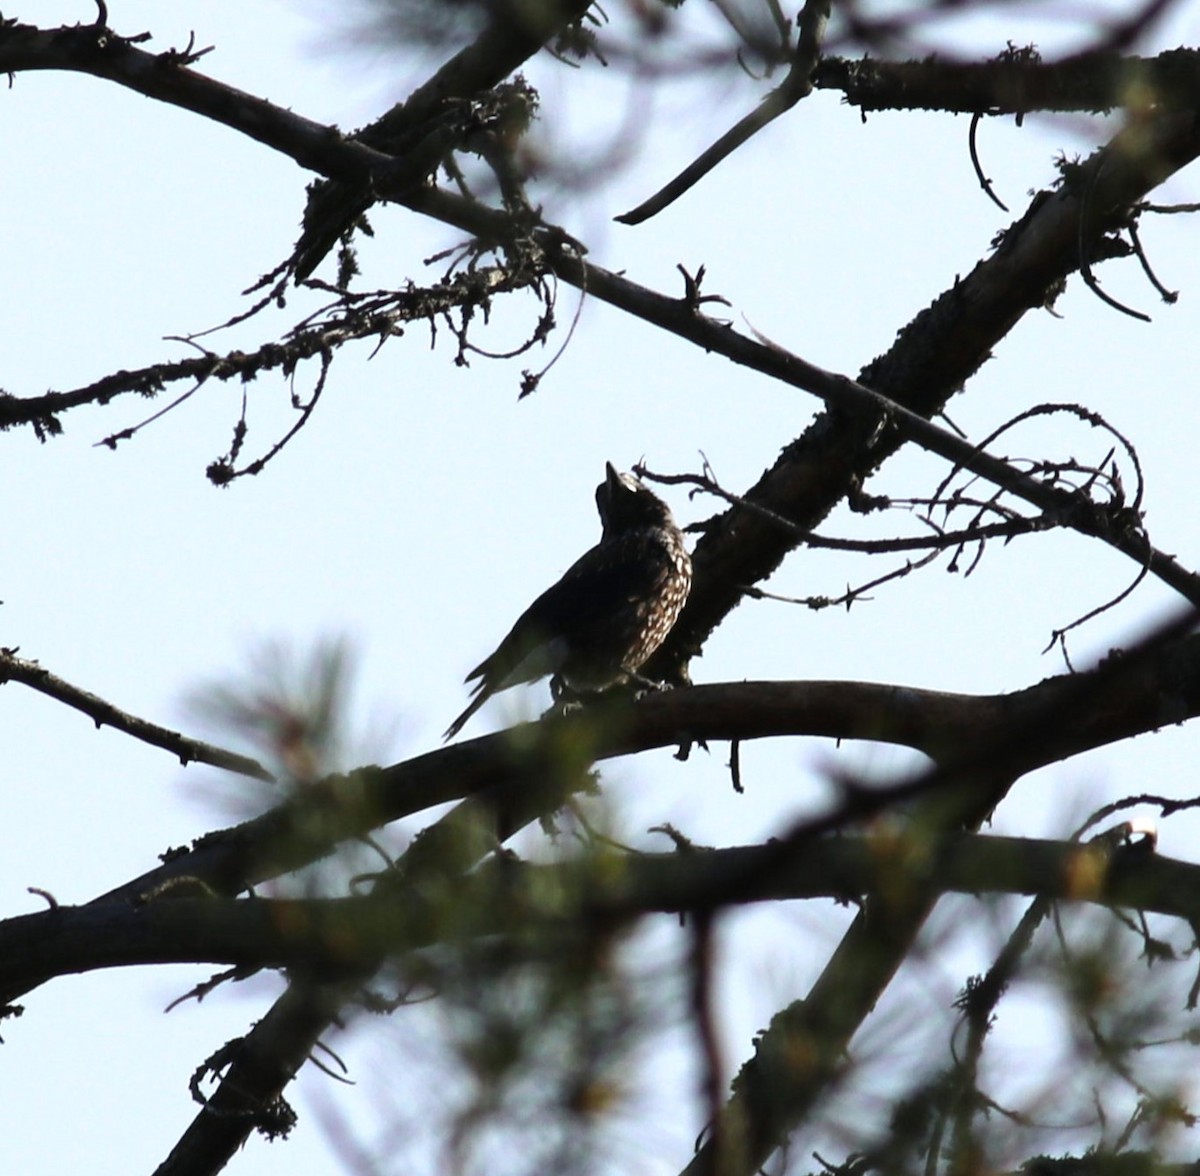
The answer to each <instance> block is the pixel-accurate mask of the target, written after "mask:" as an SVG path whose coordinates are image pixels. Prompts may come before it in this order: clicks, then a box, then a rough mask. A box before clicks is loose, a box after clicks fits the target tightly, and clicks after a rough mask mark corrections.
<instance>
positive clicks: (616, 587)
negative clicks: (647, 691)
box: [444, 462, 692, 740]
mask: <svg viewBox="0 0 1200 1176" xmlns="http://www.w3.org/2000/svg"><path fill="white" fill-rule="evenodd" d="M596 509H597V510H598V511H599V513H600V523H601V528H602V531H601V536H600V542H599V543H597V544H596V546H595V547H593V548H591V549H590V550H589V551H586V552H584V554H583V555H581V556H580V557H579V559H577V560H576V561H575V562H574V563H573V564H572V565H571V566H570V567H569V568H568V569H567V570H566V571H565V572H564V573H563V574H562V577H561V578H560V579H559V580H558V582H557V583H556V584H554V585H552V586H551V587H550V588H547V589H546V591H545V592H543V593H542V594H541V596H539V597H538V598H537V599H536V600H535V601H534V602H533V603H532V604H531V605H530V606H529V607H528V608H527V609H526V610H525V611H524V612H523V613H522V614H521V615H520V616H519V617H518V618H517V621H516V624H514V625H513V627H512V629H511V630H510V631H509V634H508V636H507V637H505V638H504V640H503V641H501V642H500V644H499V646H497V648H496V651H495V652H494V653H493V654H492V655H491V656H490V657H487V658H485V659H484V660H483V661H481V662H480V663H479V665H477V666H476V667H475V668H474V669H473V670H472V671H471V672H470V673H469V674H468V675H467V677H466V679H465V680H466V681H467V682H475V686H474V688H473V691H472V693H473V697H472V699H471V702H470V705H469V706H468V707H467V709H466V710H464V711H463V713H462V714H461V715H459V716H458V718H457V719H455V720H454V722H453V723H451V724H450V726H449V727H448V728H447V730H446V734H445V736H444V738H445V739H446V740H449V739H453V738H454V736H455V735H457V734H458V733H459V731H461V730H462V728H463V726H464V724H466V722H467V720H468V719H470V717H471V716H472V715H473V714H474V713H475V712H476V711H477V710H478V709H479V708H480V707H481V706H483V704H484V703H485V702H487V700H488V699H489V698H491V696H492V695H493V694H497V693H499V692H500V691H501V690H507V689H508V688H509V687H510V686H516V685H517V684H518V683H521V682H534V681H536V680H537V679H538V678H542V677H545V676H546V675H547V674H551V675H553V677H552V679H551V683H550V687H551V692H552V694H553V695H554V697H555V698H559V697H561V696H562V695H563V694H564V693H567V692H570V693H575V694H579V693H594V692H598V691H601V690H605V689H607V688H608V687H610V686H615V685H617V684H619V683H628V682H639V683H642V684H649V683H647V682H646V680H645V679H644V678H642V677H641V676H640V675H639V674H638V671H639V670H640V669H641V667H642V666H643V665H644V664H645V662H646V661H647V659H648V658H649V657H650V655H651V654H652V653H653V652H654V651H655V650H656V649H657V648H658V647H659V646H660V645H661V644H662V643H663V641H664V640H665V638H666V636H667V634H668V633H670V631H671V629H672V627H673V626H674V624H675V622H676V620H678V618H679V614H680V612H681V611H682V609H683V606H684V604H685V603H686V601H687V598H688V592H689V591H690V589H691V586H692V560H691V557H690V556H689V555H688V553H687V548H686V547H685V546H684V542H683V533H682V532H681V531H680V529H679V527H678V526H677V525H676V523H675V519H674V518H673V517H672V515H671V509H670V507H668V506H667V504H666V503H665V502H664V501H663V500H662V499H661V498H659V497H658V496H657V495H656V494H654V493H653V492H652V491H650V490H649V489H647V488H646V486H645V485H643V484H642V482H641V481H639V480H638V479H637V478H636V477H634V476H633V474H627V473H618V472H617V470H616V469H615V468H614V466H613V464H612V462H606V463H605V477H604V481H603V482H601V483H600V485H599V486H597V487H596ZM476 679H478V680H477V681H476Z"/></svg>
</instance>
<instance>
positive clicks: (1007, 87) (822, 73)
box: [812, 49, 1200, 115]
mask: <svg viewBox="0 0 1200 1176" xmlns="http://www.w3.org/2000/svg"><path fill="white" fill-rule="evenodd" d="M812 81H813V85H814V86H815V87H816V88H817V89H819V90H837V91H840V92H841V93H842V94H843V95H844V96H845V100H846V101H847V102H848V103H849V104H850V105H852V106H857V107H858V108H859V109H860V110H863V111H869V110H941V111H952V112H960V113H967V114H975V113H980V114H1018V115H1019V114H1028V113H1030V112H1032V111H1094V112H1101V111H1108V110H1112V109H1113V108H1115V107H1119V106H1126V105H1134V106H1136V107H1138V108H1139V109H1144V108H1146V107H1147V106H1149V105H1150V104H1151V103H1153V104H1154V105H1156V106H1159V107H1169V108H1174V109H1176V110H1178V109H1190V108H1191V107H1192V106H1193V105H1194V104H1195V100H1196V94H1197V93H1200V53H1197V51H1196V50H1195V49H1172V50H1168V51H1167V52H1164V53H1160V54H1159V55H1158V56H1157V57H1152V58H1145V57H1130V56H1124V55H1122V54H1119V53H1112V52H1103V53H1082V54H1077V55H1076V56H1073V57H1067V58H1064V59H1063V60H1062V61H1049V62H1047V61H1042V60H1041V59H1040V58H1039V57H1038V55H1037V53H1036V51H1033V50H1023V49H1014V50H1011V51H1009V52H1007V53H1005V54H1003V55H1001V56H1000V57H999V58H997V59H996V60H994V61H981V62H960V61H948V60H942V59H938V58H925V59H924V60H921V61H880V60H877V59H873V58H859V59H853V60H852V59H850V58H845V57H826V58H823V59H822V60H821V62H820V63H819V64H818V65H817V67H816V69H815V71H814V72H813V75H812Z"/></svg>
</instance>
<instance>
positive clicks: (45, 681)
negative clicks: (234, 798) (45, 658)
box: [0, 649, 274, 781]
mask: <svg viewBox="0 0 1200 1176" xmlns="http://www.w3.org/2000/svg"><path fill="white" fill-rule="evenodd" d="M6 682H20V683H21V685H22V686H28V687H30V689H32V690H36V691H37V692H38V693H39V694H45V695H46V696H47V697H49V698H53V699H55V700H57V701H58V702H62V703H66V705H67V706H69V707H73V708H74V709H75V710H77V711H82V712H83V714H85V715H87V716H88V718H90V719H91V720H92V721H93V722H94V723H95V724H96V726H97V728H99V727H112V728H113V729H114V730H117V731H123V732H124V733H125V734H126V735H132V736H133V738H134V739H140V740H141V741H142V742H143V743H149V744H150V745H151V746H152V747H161V748H162V749H163V750H164V751H169V752H172V753H173V754H174V755H177V756H178V757H179V762H180V763H181V764H184V765H185V766H186V765H187V764H190V763H198V764H211V765H212V766H213V767H215V768H224V769H225V770H226V771H227V772H237V773H238V775H240V776H249V777H251V778H252V779H255V780H264V781H272V780H274V777H273V776H272V775H271V773H270V772H268V771H267V769H266V768H264V767H263V766H262V765H261V764H260V763H259V762H258V761H257V760H254V759H251V758H250V757H249V756H244V755H238V754H237V752H233V751H227V750H225V748H223V747H214V746H213V745H212V744H211V743H204V742H202V741H201V740H199V739H189V738H188V737H187V736H186V735H181V734H180V733H179V732H178V731H170V730H168V729H167V728H166V727H160V726H159V725H158V724H157V723H151V722H148V721H147V720H146V719H139V718H138V717H137V716H136V715H131V714H127V713H126V712H125V711H123V710H120V709H119V708H118V707H115V706H113V704H112V703H111V702H107V701H106V700H105V699H103V698H101V697H100V696H99V695H96V694H92V693H90V692H89V691H87V690H81V689H80V688H79V687H78V686H72V685H71V683H70V682H65V681H63V679H62V678H59V677H57V676H56V675H55V674H52V673H51V672H50V671H49V670H46V669H43V668H42V667H41V666H40V665H38V663H37V662H35V661H28V660H26V659H24V658H19V657H17V656H16V650H13V649H0V685H3V684H4V683H6Z"/></svg>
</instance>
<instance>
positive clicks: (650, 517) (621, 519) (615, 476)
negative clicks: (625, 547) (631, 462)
mask: <svg viewBox="0 0 1200 1176" xmlns="http://www.w3.org/2000/svg"><path fill="white" fill-rule="evenodd" d="M604 468H605V477H604V481H603V482H601V483H600V485H599V486H597V487H596V509H597V510H598V511H599V512H600V522H601V523H602V524H603V527H604V537H605V538H606V539H607V538H609V537H610V536H612V535H619V534H621V533H622V532H623V531H630V530H633V529H634V528H636V527H661V526H663V525H664V524H670V525H674V520H673V519H672V517H671V508H670V507H669V506H667V504H666V503H665V502H663V500H662V499H661V498H659V497H658V495H657V494H655V493H653V492H652V491H651V490H649V489H647V488H646V487H645V486H644V485H643V484H642V483H641V482H639V481H638V480H637V478H635V477H634V476H633V475H632V474H622V473H618V472H617V470H616V469H615V468H614V467H613V464H612V462H606V463H605V467H604Z"/></svg>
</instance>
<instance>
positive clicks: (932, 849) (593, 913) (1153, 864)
mask: <svg viewBox="0 0 1200 1176" xmlns="http://www.w3.org/2000/svg"><path fill="white" fill-rule="evenodd" d="M906 836H907V837H909V838H911V839H912V841H913V844H912V845H906V843H905V837H906ZM889 837H890V838H891V839H890V840H889V841H888V844H887V845H886V846H883V845H881V844H880V843H879V842H878V841H877V840H876V839H875V838H872V837H848V836H841V837H836V838H828V839H821V840H817V841H812V842H808V843H806V845H805V846H804V848H803V850H798V851H797V852H794V853H791V854H789V855H787V857H786V858H785V859H783V860H781V859H780V858H779V856H778V854H777V852H776V850H775V847H773V846H772V845H770V844H766V845H756V846H742V847H735V848H727V849H712V850H698V851H697V852H694V853H687V854H679V853H662V854H634V855H630V856H628V857H626V858H623V859H622V860H621V862H620V866H619V868H617V867H616V865H615V864H614V863H613V862H612V861H610V860H602V861H599V862H598V863H597V868H596V870H595V871H594V873H592V874H589V875H587V876H585V877H582V878H581V877H580V874H579V865H578V864H577V863H567V864H563V865H557V864H556V865H533V864H528V863H520V862H515V861H506V862H504V863H502V864H498V865H495V866H494V867H489V868H487V869H485V870H483V871H482V872H480V873H479V874H478V876H476V877H474V878H473V879H469V880H466V881H464V883H463V889H462V890H461V892H459V891H456V892H455V897H456V908H457V910H458V913H457V914H456V917H455V919H454V921H453V927H454V934H455V935H456V936H463V937H465V938H470V937H472V936H483V935H491V934H494V933H496V931H497V929H498V924H497V916H496V912H497V910H498V909H500V908H510V909H511V910H512V911H515V912H520V911H523V910H531V911H533V910H536V912H537V918H538V920H539V925H540V926H541V928H542V929H543V931H544V932H545V933H546V934H547V935H549V936H552V937H553V938H555V939H556V940H559V939H561V937H563V936H567V937H570V936H571V934H572V929H573V928H574V933H576V934H585V933H586V928H587V926H588V925H592V924H605V925H607V924H609V923H610V922H611V920H613V919H614V918H619V919H626V918H634V917H639V916H644V915H651V914H658V913H671V914H674V913H680V912H691V911H711V910H713V909H714V898H716V899H717V900H718V901H717V902H716V904H715V907H716V909H719V908H720V907H721V906H723V905H731V906H733V905H737V906H740V905H744V904H747V903H755V902H776V901H786V900H793V899H811V898H832V899H851V898H859V897H862V896H866V895H871V894H875V893H879V892H881V891H891V892H892V893H894V892H896V891H898V890H900V889H903V887H904V886H905V885H907V884H910V883H912V882H914V881H916V880H917V878H918V875H919V878H920V881H921V882H922V885H928V886H929V887H930V888H932V889H933V890H934V891H936V892H938V893H946V892H958V893H964V894H1023V895H1035V894H1036V895H1044V896H1046V897H1049V898H1055V899H1069V900H1078V901H1084V902H1094V903H1101V904H1104V905H1107V906H1118V907H1129V908H1132V909H1136V910H1142V911H1147V912H1155V913H1158V914H1163V915H1170V916H1173V917H1175V918H1178V919H1182V920H1184V921H1187V922H1190V923H1200V865H1197V864H1195V863H1192V862H1184V861H1176V860H1173V859H1171V858H1166V857H1158V856H1155V855H1153V854H1149V853H1145V852H1142V851H1140V850H1138V849H1137V848H1136V847H1135V848H1134V849H1132V850H1130V851H1128V852H1126V851H1122V852H1120V853H1118V854H1116V856H1114V855H1113V853H1112V852H1111V851H1108V850H1106V849H1104V848H1103V847H1097V846H1096V845H1081V844H1079V843H1077V842H1062V841H1050V840H1039V839H1036V838H1020V837H989V836H979V835H976V834H965V833H962V834H948V835H946V836H944V837H942V838H934V839H932V840H931V839H929V837H928V836H927V834H926V833H924V832H916V831H914V832H911V833H909V834H907V835H905V834H903V833H902V832H900V831H899V830H893V831H892V832H891V834H889ZM918 841H919V842H920V843H919V844H917V842H918ZM445 928H446V920H445V917H444V912H442V911H439V910H437V909H434V908H432V907H430V906H429V905H428V904H427V903H422V902H417V901H414V898H413V894H412V892H411V891H410V890H401V889H400V888H382V889H381V890H380V892H379V893H378V894H376V895H373V896H370V897H365V898H339V899H301V900H292V899H288V900H282V899H274V900H272V899H223V898H170V897H168V896H165V895H164V896H163V897H162V898H160V899H157V900H152V901H150V902H147V903H143V904H139V905H127V904H124V903H106V904H104V905H103V906H95V905H89V906H82V907H56V908H54V909H53V910H48V911H42V912H39V913H37V914H33V915H22V916H18V917H16V918H12V919H7V920H4V921H2V922H0V989H4V990H13V989H17V988H27V987H32V986H33V985H35V984H38V983H41V982H43V981H45V980H47V979H50V978H52V977H56V976H66V975H76V974H80V973H84V972H90V971H95V970H98V969H104V968H115V967H132V966H142V965H155V964H169V963H178V964H184V963H211V964H227V965H235V966H238V967H242V968H304V969H307V970H310V971H314V970H315V971H318V972H320V971H326V972H329V973H330V974H334V973H335V972H343V971H348V970H350V969H355V970H358V969H373V968H375V967H378V966H379V965H380V964H381V963H382V961H383V960H384V959H385V958H391V957H395V956H397V955H402V954H404V953H405V952H409V951H413V950H416V949H417V948H420V947H426V946H428V945H429V944H431V943H435V942H437V941H438V939H439V936H440V935H442V934H444V932H445ZM526 929H528V928H526Z"/></svg>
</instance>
